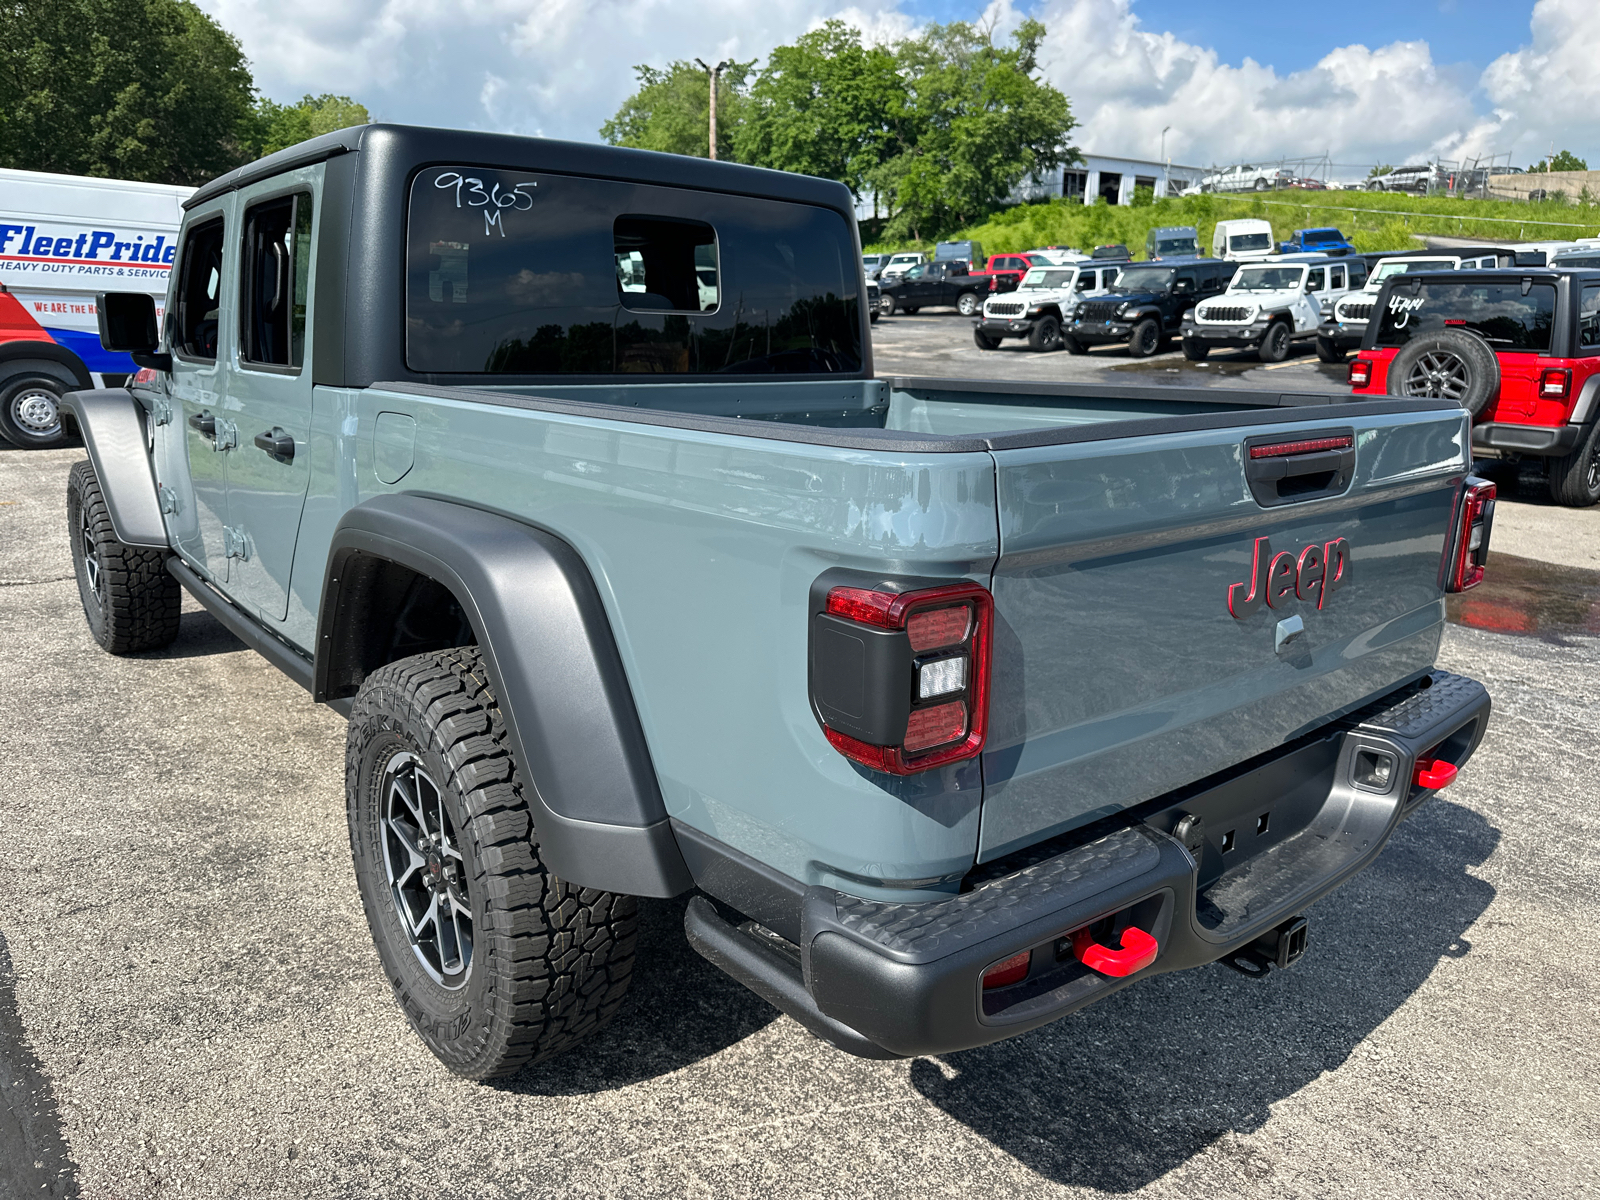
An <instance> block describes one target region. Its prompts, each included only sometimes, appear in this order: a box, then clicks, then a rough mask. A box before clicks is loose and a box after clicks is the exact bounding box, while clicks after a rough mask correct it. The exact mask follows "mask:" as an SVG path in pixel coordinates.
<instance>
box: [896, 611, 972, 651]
mask: <svg viewBox="0 0 1600 1200" xmlns="http://www.w3.org/2000/svg"><path fill="white" fill-rule="evenodd" d="M971 625H972V608H971V607H970V606H969V605H966V604H959V605H957V606H956V607H954V608H934V609H928V610H925V611H923V612H918V613H912V614H911V616H909V617H908V618H906V633H907V634H908V635H909V636H910V638H911V649H912V650H914V651H916V653H918V654H922V653H924V652H925V651H928V650H938V649H941V648H943V647H945V646H959V645H960V644H961V643H962V642H964V641H966V640H967V630H968V628H970V627H971Z"/></svg>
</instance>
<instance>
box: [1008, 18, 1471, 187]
mask: <svg viewBox="0 0 1600 1200" xmlns="http://www.w3.org/2000/svg"><path fill="white" fill-rule="evenodd" d="M1039 15H1040V18H1041V19H1042V20H1043V21H1044V23H1045V25H1046V27H1047V28H1048V29H1049V30H1050V34H1049V38H1048V39H1047V41H1046V44H1045V50H1044V54H1043V59H1044V65H1045V72H1046V74H1047V75H1048V77H1049V78H1050V79H1051V81H1052V82H1054V83H1055V84H1056V86H1057V87H1060V88H1061V89H1062V90H1063V91H1065V92H1066V93H1067V94H1068V95H1069V96H1070V97H1071V98H1072V101H1073V110H1074V113H1075V115H1076V116H1077V118H1078V120H1079V121H1080V122H1081V123H1082V125H1083V128H1082V129H1081V130H1080V131H1079V140H1080V142H1081V143H1082V144H1083V145H1085V146H1086V147H1089V148H1091V149H1096V150H1099V151H1101V152H1103V153H1110V154H1118V153H1120V154H1126V155H1129V156H1133V157H1144V158H1156V157H1157V156H1158V155H1159V154H1160V150H1161V130H1162V128H1163V127H1164V126H1171V131H1170V132H1169V133H1168V134H1167V141H1166V148H1167V153H1168V155H1169V157H1171V158H1172V159H1173V160H1174V161H1176V162H1185V163H1190V164H1192V165H1208V164H1210V163H1212V162H1218V163H1222V162H1230V161H1234V160H1237V159H1278V158H1280V157H1288V158H1300V157H1313V158H1314V157H1317V156H1319V155H1321V154H1323V153H1329V154H1331V155H1332V157H1333V159H1334V161H1335V162H1338V163H1347V164H1361V163H1371V162H1375V161H1378V160H1379V159H1384V158H1395V157H1401V158H1404V157H1406V156H1407V154H1408V153H1409V152H1411V151H1413V150H1420V149H1422V148H1424V147H1426V146H1429V145H1431V144H1433V143H1434V142H1436V141H1439V140H1440V139H1443V138H1446V137H1448V136H1450V135H1452V134H1454V133H1456V132H1458V131H1460V130H1462V129H1464V128H1465V127H1466V126H1468V125H1470V124H1471V123H1472V121H1473V120H1474V119H1475V112H1474V108H1473V104H1472V99H1471V96H1470V95H1469V94H1468V92H1467V91H1466V90H1464V89H1463V88H1462V87H1461V86H1460V85H1459V84H1458V83H1456V82H1455V80H1454V79H1453V77H1452V75H1451V74H1450V73H1448V72H1444V71H1442V70H1441V69H1440V68H1439V67H1438V66H1437V65H1436V64H1435V63H1434V62H1433V59H1432V56H1431V55H1430V53H1429V50H1428V46H1427V44H1426V43H1425V42H1395V43H1392V44H1391V45H1387V46H1382V47H1379V48H1378V49H1376V50H1372V49H1368V48H1367V47H1366V46H1362V45H1350V46H1344V47H1341V48H1339V49H1336V50H1333V51H1331V52H1330V53H1328V54H1327V55H1326V56H1324V57H1323V59H1322V60H1321V61H1320V62H1318V63H1317V64H1316V66H1314V67H1311V68H1309V69H1307V70H1303V71H1296V72H1293V73H1291V74H1287V75H1279V74H1278V73H1277V72H1276V71H1275V70H1273V68H1272V67H1270V66H1263V65H1262V64H1260V63H1257V62H1255V61H1254V60H1252V59H1249V58H1246V59H1245V60H1244V61H1243V62H1241V63H1239V64H1238V65H1236V66H1235V65H1232V64H1228V63H1224V62H1222V61H1221V60H1220V59H1219V58H1218V56H1217V53H1216V52H1215V51H1214V50H1211V49H1208V48H1206V47H1203V46H1196V45H1192V44H1190V43H1188V42H1185V41H1182V40H1181V39H1179V38H1177V37H1174V36H1173V35H1172V34H1170V33H1156V32H1151V31H1148V30H1146V29H1145V28H1144V27H1143V26H1142V25H1141V23H1140V21H1139V19H1138V17H1137V16H1136V15H1135V13H1134V12H1133V11H1132V10H1131V7H1130V4H1129V0H1047V2H1046V3H1045V4H1044V5H1042V6H1041V10H1040V13H1039Z"/></svg>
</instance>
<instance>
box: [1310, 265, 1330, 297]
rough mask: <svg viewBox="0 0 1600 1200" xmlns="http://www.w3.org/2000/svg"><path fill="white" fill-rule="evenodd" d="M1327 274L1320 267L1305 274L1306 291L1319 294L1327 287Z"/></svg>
mask: <svg viewBox="0 0 1600 1200" xmlns="http://www.w3.org/2000/svg"><path fill="white" fill-rule="evenodd" d="M1326 276H1327V272H1326V271H1324V270H1323V269H1322V268H1321V267H1317V268H1315V269H1314V270H1310V271H1307V272H1306V291H1308V292H1320V291H1322V290H1323V288H1325V287H1326V286H1327V283H1328V281H1327V278H1326Z"/></svg>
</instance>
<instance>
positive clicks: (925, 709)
mask: <svg viewBox="0 0 1600 1200" xmlns="http://www.w3.org/2000/svg"><path fill="white" fill-rule="evenodd" d="M884 586H886V585H879V587H875V588H874V587H866V588H862V587H850V586H837V587H832V588H829V589H828V590H827V593H826V597H825V599H824V600H823V602H822V605H821V609H822V611H820V612H816V613H814V614H813V615H812V618H811V700H812V707H813V709H814V710H815V712H816V715H817V718H818V720H819V721H820V722H821V723H822V730H823V733H824V734H826V735H827V738H828V742H829V743H830V744H831V745H832V746H833V748H834V749H835V750H837V751H838V752H839V753H840V754H843V755H844V756H845V757H846V758H849V759H852V760H853V761H855V762H858V763H862V764H864V765H866V766H869V767H872V768H873V769H874V770H879V771H887V772H889V773H890V774H894V775H910V774H914V773H915V772H917V771H926V770H928V769H930V768H932V767H939V766H943V765H945V764H946V763H952V762H959V761H961V760H962V759H967V758H972V757H974V756H975V755H977V754H978V753H979V752H980V751H981V750H982V749H983V739H984V727H985V725H986V723H987V720H988V710H989V655H990V642H991V631H992V629H993V626H994V598H993V597H992V596H990V594H989V592H988V589H986V588H983V587H980V586H979V585H978V584H975V583H954V584H944V585H940V586H937V587H928V588H916V589H914V590H908V591H904V592H897V591H887V590H883V588H884Z"/></svg>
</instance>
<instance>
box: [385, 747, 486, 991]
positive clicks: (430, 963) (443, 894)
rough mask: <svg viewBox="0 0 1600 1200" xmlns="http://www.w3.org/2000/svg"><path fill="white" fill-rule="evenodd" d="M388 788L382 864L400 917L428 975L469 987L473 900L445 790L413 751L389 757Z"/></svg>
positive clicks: (453, 985) (453, 986)
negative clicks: (445, 800) (468, 887)
mask: <svg viewBox="0 0 1600 1200" xmlns="http://www.w3.org/2000/svg"><path fill="white" fill-rule="evenodd" d="M381 787H382V792H381V794H380V806H379V811H380V814H381V816H380V821H381V822H382V835H383V836H382V841H383V865H384V869H385V871H386V872H387V873H388V880H389V894H390V897H391V898H392V899H393V901H394V907H395V913H396V915H397V916H399V918H400V925H401V927H402V928H403V929H404V930H405V931H406V936H407V937H408V938H410V940H411V949H412V950H413V951H414V952H415V954H416V956H417V961H418V962H420V963H421V964H422V969H423V970H424V971H426V972H427V973H428V976H429V977H430V978H431V979H432V980H433V981H434V982H435V983H437V984H439V985H440V986H441V987H445V988H449V989H451V990H454V989H456V988H459V987H462V986H464V985H465V984H466V982H467V977H468V973H469V972H470V971H471V969H472V945H473V929H472V899H471V896H470V895H469V894H468V891H467V865H466V860H465V859H463V858H462V856H461V851H460V849H459V846H458V839H457V837H456V832H455V826H454V824H453V823H452V822H451V820H450V814H449V812H448V811H447V809H446V807H445V802H444V792H443V790H442V789H441V788H440V787H439V785H438V784H437V783H435V782H434V780H433V778H432V776H430V775H429V774H428V773H427V772H426V771H425V770H423V768H422V764H421V762H420V761H419V760H418V759H417V756H416V755H415V754H412V753H411V752H410V751H406V750H402V751H400V752H399V753H397V754H395V755H394V756H393V757H392V758H390V760H389V763H388V765H387V766H386V767H385V768H384V771H383V782H382V785H381Z"/></svg>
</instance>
